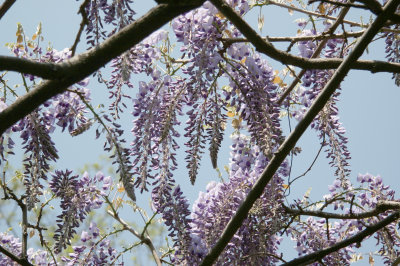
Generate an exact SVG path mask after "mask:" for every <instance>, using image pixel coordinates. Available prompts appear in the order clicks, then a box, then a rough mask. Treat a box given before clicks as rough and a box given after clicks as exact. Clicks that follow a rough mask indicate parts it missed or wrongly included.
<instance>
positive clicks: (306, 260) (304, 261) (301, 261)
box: [282, 212, 400, 266]
mask: <svg viewBox="0 0 400 266" xmlns="http://www.w3.org/2000/svg"><path fill="white" fill-rule="evenodd" d="M399 218H400V213H399V212H395V213H393V214H391V215H390V216H388V217H386V218H385V219H383V220H382V221H380V222H378V223H376V224H374V225H372V226H369V227H367V228H366V229H364V230H363V231H361V232H360V233H358V234H356V235H354V236H352V237H349V238H348V239H345V240H343V241H341V242H339V243H336V244H335V245H333V246H331V247H329V248H326V249H323V250H320V251H317V252H313V253H311V254H308V255H305V256H303V257H300V258H297V259H294V260H292V261H289V262H288V263H285V264H282V266H283V265H284V266H290V265H308V264H311V263H313V262H316V261H319V260H321V259H322V258H323V257H325V256H326V255H329V254H331V253H333V252H335V251H338V250H339V249H341V248H345V247H348V246H349V245H351V244H354V243H359V242H361V241H363V239H364V238H366V237H368V236H370V235H372V234H374V233H376V232H377V231H379V230H380V229H382V228H383V227H385V226H387V225H388V224H390V223H392V222H394V221H396V220H398V219H399Z"/></svg>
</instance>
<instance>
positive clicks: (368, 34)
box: [201, 0, 400, 265]
mask: <svg viewBox="0 0 400 266" xmlns="http://www.w3.org/2000/svg"><path fill="white" fill-rule="evenodd" d="M211 2H212V3H213V4H214V5H215V6H216V7H217V8H218V10H219V11H220V12H221V13H222V14H223V15H224V16H226V17H227V18H228V19H229V20H230V21H231V22H232V23H233V24H234V25H235V26H236V27H237V28H238V29H239V30H240V31H241V32H242V34H243V35H245V36H246V37H247V38H248V39H254V42H253V41H252V43H253V44H254V43H255V46H256V47H258V46H260V48H261V47H262V48H263V49H264V51H265V50H268V49H269V48H272V49H275V48H273V47H272V45H271V44H270V43H267V42H265V41H264V40H263V39H262V38H261V37H259V36H258V35H257V34H256V33H255V31H253V29H252V28H250V27H249V26H248V25H247V24H245V23H244V22H243V20H242V18H241V17H240V16H239V15H238V14H236V12H235V11H234V10H233V9H232V8H231V7H230V6H229V5H227V4H226V2H225V1H223V0H211ZM399 3H400V0H391V1H389V2H388V3H387V4H386V5H385V8H384V9H383V12H382V13H381V14H380V15H379V16H377V18H376V19H375V21H374V22H373V23H372V24H371V25H370V26H369V27H368V29H367V30H366V31H365V33H364V34H363V36H362V37H361V38H360V39H359V41H358V42H357V44H356V45H355V48H354V50H353V51H351V52H350V54H349V55H348V56H347V58H346V59H345V60H344V61H343V63H342V64H341V65H340V66H339V68H338V69H337V70H336V71H335V73H334V74H333V76H332V78H331V80H330V81H329V82H328V83H327V85H326V86H325V88H324V89H323V90H322V92H321V93H320V95H319V96H318V97H317V99H316V100H315V101H314V103H313V104H312V105H311V107H310V109H309V110H308V111H307V113H306V114H305V116H304V118H303V119H302V120H301V121H300V122H299V124H298V125H297V127H296V128H295V129H294V131H293V132H292V133H291V134H290V135H289V137H287V139H286V140H285V141H284V142H283V143H282V145H281V146H280V147H279V149H278V150H277V152H275V154H274V156H273V157H272V159H271V161H270V162H269V164H268V166H267V167H266V168H265V169H264V171H263V173H262V174H261V176H260V178H259V179H258V180H257V182H256V183H255V185H254V186H253V188H252V189H251V191H250V192H249V194H248V195H247V197H246V199H245V200H244V201H243V203H242V204H241V206H240V207H239V209H238V210H237V212H236V214H235V215H234V216H233V217H232V219H231V220H230V221H229V223H228V225H227V226H226V227H225V229H224V231H223V233H222V235H221V236H220V238H219V240H218V241H217V243H216V244H215V245H214V247H213V248H212V249H211V250H210V252H209V253H208V254H207V256H206V257H205V258H204V260H203V262H202V263H201V265H212V263H213V262H214V261H215V260H216V259H217V258H218V256H219V255H220V254H221V253H222V251H223V250H224V248H225V247H226V245H227V244H228V243H229V241H230V240H231V239H232V237H233V235H234V234H235V233H236V231H237V230H238V229H239V227H240V226H241V225H242V223H243V221H244V219H245V218H246V217H247V214H248V213H249V210H250V209H251V208H252V206H253V204H254V202H255V201H256V200H257V199H258V198H259V197H260V196H261V194H262V193H263V191H264V189H265V186H266V185H267V184H268V182H269V181H270V180H271V179H272V177H273V176H274V174H275V173H276V171H277V170H278V168H279V166H280V165H281V164H282V162H283V160H284V159H285V158H286V156H287V155H288V154H289V152H290V151H291V150H292V149H293V147H295V145H296V142H297V141H298V140H299V139H300V137H301V136H302V135H303V133H304V132H305V131H306V129H307V128H308V127H309V125H310V124H311V122H312V121H313V119H314V118H315V116H316V115H317V114H318V113H319V112H320V111H321V110H322V108H323V107H324V106H325V104H326V103H327V102H328V100H329V99H330V97H331V96H332V94H333V93H334V92H335V90H336V88H337V87H338V86H339V84H340V83H341V82H342V80H343V79H344V77H345V76H346V75H347V73H348V72H349V71H350V67H351V65H352V64H353V62H354V61H356V60H357V59H358V58H359V57H360V56H361V55H362V53H363V52H364V50H365V48H366V47H367V46H368V44H369V43H370V42H371V40H372V39H373V38H374V36H375V35H376V34H377V33H378V31H379V30H380V29H381V28H382V26H383V25H384V24H385V23H386V21H387V17H388V16H389V15H390V14H392V13H393V12H394V11H395V10H396V7H397V6H398V5H399ZM254 36H256V37H254ZM397 217H398V213H396V215H395V218H396V219H397Z"/></svg>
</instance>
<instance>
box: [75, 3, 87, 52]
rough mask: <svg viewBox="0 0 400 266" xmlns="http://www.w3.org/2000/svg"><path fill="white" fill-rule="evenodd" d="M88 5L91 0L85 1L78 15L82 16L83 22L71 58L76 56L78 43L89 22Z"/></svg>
mask: <svg viewBox="0 0 400 266" xmlns="http://www.w3.org/2000/svg"><path fill="white" fill-rule="evenodd" d="M88 4H89V0H85V1H84V2H83V3H82V5H81V6H80V7H79V11H78V14H81V16H82V21H81V24H80V25H79V30H78V33H77V34H76V37H75V41H74V44H73V45H72V46H71V56H74V55H75V52H76V47H77V46H78V43H79V41H80V40H81V35H82V32H83V29H84V28H85V26H86V25H87V24H88V22H89V21H88V18H87V14H86V10H85V8H86V6H87V5H88Z"/></svg>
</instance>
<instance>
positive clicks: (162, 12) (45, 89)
mask: <svg viewBox="0 0 400 266" xmlns="http://www.w3.org/2000/svg"><path fill="white" fill-rule="evenodd" d="M195 7H198V6H192V5H190V6H173V5H172V6H170V5H165V4H162V5H158V6H156V7H155V8H153V9H151V10H150V11H149V12H148V13H147V14H145V15H144V16H142V17H141V18H140V19H138V20H136V21H135V22H133V23H132V24H130V25H129V26H127V27H125V28H123V29H122V30H121V31H120V32H118V33H117V34H115V35H113V36H112V37H110V38H108V39H107V40H106V41H104V42H103V43H101V44H100V45H99V46H98V47H95V48H92V49H91V50H89V51H87V52H85V53H82V54H80V55H77V56H75V57H73V58H71V59H70V60H67V61H65V62H63V63H60V64H59V65H60V67H61V68H62V69H63V70H62V72H63V78H60V79H58V80H51V81H45V82H43V83H42V84H41V85H39V86H38V87H37V88H35V89H34V90H32V91H30V92H28V93H27V94H25V95H24V96H21V97H20V98H18V99H17V100H16V101H15V102H14V103H13V104H11V105H10V106H9V107H8V108H6V109H5V110H3V111H2V112H1V113H0V121H1V123H0V135H2V134H3V133H4V132H5V130H6V129H8V128H9V127H11V126H12V125H13V124H14V123H16V122H17V121H18V120H20V119H21V118H23V117H24V116H26V115H28V114H29V113H30V112H32V111H33V110H35V109H36V108H37V107H39V106H40V105H41V104H42V103H44V102H45V101H47V100H48V99H50V98H51V97H53V96H55V95H57V94H59V93H62V92H64V91H65V90H66V89H67V88H68V87H69V86H71V85H73V84H75V83H77V82H79V81H81V80H82V79H84V78H85V77H87V76H89V75H90V74H92V73H93V72H95V71H97V70H98V69H100V68H101V67H103V66H104V65H105V64H106V63H108V62H109V61H111V60H112V59H113V58H115V57H117V56H119V55H121V54H122V53H123V52H125V51H126V50H128V49H130V48H131V47H132V46H134V45H136V44H138V43H139V42H140V41H142V40H143V39H144V38H146V37H147V36H149V35H150V34H151V33H153V32H154V31H156V30H157V29H159V28H160V27H162V26H163V25H164V24H165V23H167V22H168V21H170V20H172V19H173V18H174V17H176V16H178V15H180V14H183V13H185V12H188V11H190V10H191V9H193V8H195ZM20 62H21V61H20ZM0 65H2V62H1V60H0Z"/></svg>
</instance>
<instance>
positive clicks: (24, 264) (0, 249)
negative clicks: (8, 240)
mask: <svg viewBox="0 0 400 266" xmlns="http://www.w3.org/2000/svg"><path fill="white" fill-rule="evenodd" d="M0 252H1V253H3V254H4V255H6V256H7V257H9V258H10V259H11V260H13V261H15V262H17V263H19V264H20V265H22V266H33V264H31V263H30V262H29V261H28V260H27V259H21V258H19V257H18V256H15V255H14V254H12V253H11V252H10V251H8V250H7V249H6V248H4V247H3V246H1V245H0Z"/></svg>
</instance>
